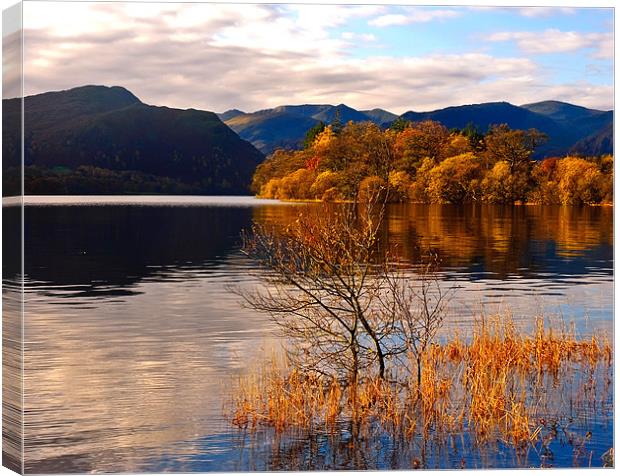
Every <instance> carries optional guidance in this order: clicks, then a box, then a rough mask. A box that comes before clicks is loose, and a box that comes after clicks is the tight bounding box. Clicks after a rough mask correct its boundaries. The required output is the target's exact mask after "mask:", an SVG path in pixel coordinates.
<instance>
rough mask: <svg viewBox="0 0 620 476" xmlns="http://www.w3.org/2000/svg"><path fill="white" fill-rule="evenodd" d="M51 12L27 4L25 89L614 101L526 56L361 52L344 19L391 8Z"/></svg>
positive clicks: (179, 95) (184, 101) (283, 97)
mask: <svg viewBox="0 0 620 476" xmlns="http://www.w3.org/2000/svg"><path fill="white" fill-rule="evenodd" d="M48 5H50V4H47V3H41V2H28V3H26V4H25V7H24V8H25V24H26V27H27V31H26V46H25V60H26V77H27V82H26V84H25V87H26V93H27V94H35V93H39V92H44V91H50V90H58V89H67V88H71V87H75V86H80V85H84V84H106V85H120V86H124V87H126V88H128V89H129V90H131V91H132V92H133V93H135V94H136V95H137V96H138V97H139V98H140V99H142V100H143V101H144V102H146V103H149V104H156V105H167V106H170V107H181V108H190V107H193V108H198V109H205V110H211V111H223V110H226V109H229V108H233V107H236V108H239V109H242V110H249V111H252V110H257V109H263V108H267V107H274V106H278V105H281V104H300V103H334V104H338V103H341V102H345V103H348V104H349V105H351V106H352V107H356V108H360V109H368V108H374V107H383V108H386V109H391V110H393V111H394V112H397V113H402V112H405V111H406V110H408V109H415V110H430V109H436V108H440V107H445V106H449V105H457V104H464V103H475V102H485V101H501V100H509V101H511V102H513V103H526V102H533V101H538V100H542V99H564V100H568V99H571V100H574V102H577V103H578V104H583V105H586V106H591V107H602V108H610V107H611V103H612V100H613V95H612V91H611V86H593V85H590V84H589V83H578V84H566V85H560V86H549V85H548V82H547V78H546V77H545V75H544V74H542V73H541V71H544V70H542V69H541V66H540V65H538V64H537V63H535V62H534V61H533V60H532V59H530V58H523V57H521V58H519V57H514V58H499V57H493V56H492V55H489V54H480V53H470V54H461V55H449V54H443V55H427V56H415V57H406V56H402V55H401V56H390V55H389V54H385V51H387V50H385V49H381V50H377V51H382V52H383V53H382V55H371V56H366V57H364V58H358V57H355V56H354V55H352V54H351V52H352V51H354V48H355V46H356V45H358V44H359V43H360V42H374V40H375V39H377V41H376V42H375V43H373V47H375V44H377V45H378V44H379V43H380V41H379V40H380V38H375V36H374V35H372V34H370V33H367V32H360V31H350V30H348V29H347V28H346V27H347V25H348V23H347V22H348V21H349V20H351V19H356V20H360V19H362V20H363V19H369V18H372V19H377V18H380V17H381V16H379V17H377V15H383V14H386V11H387V10H385V9H384V8H383V7H356V6H352V7H345V6H333V7H332V6H330V8H327V7H324V6H317V7H316V10H314V6H308V5H300V6H290V7H284V6H278V5H243V6H242V7H240V6H235V5H216V4H194V5H183V6H181V4H174V5H172V4H167V5H156V6H153V8H152V9H146V10H144V9H142V8H140V9H138V11H137V12H136V11H132V10H131V9H130V7H132V6H133V4H123V5H115V4H69V3H63V4H56V5H55V7H58V8H54V9H51V10H50V9H49V8H48V7H47V6H48ZM76 5H78V6H79V8H78V9H77V10H75V11H74V10H73V7H74V6H76ZM39 7H44V8H42V9H40V8H39ZM155 7H157V8H155ZM69 9H70V14H69ZM432 11H435V12H436V11H439V10H432ZM408 13H411V12H410V11H409V12H408ZM322 18H325V21H322V20H321V19H322ZM343 31H344V32H343ZM377 36H378V35H377ZM522 40H523V39H522ZM495 41H507V39H501V40H500V39H496V40H495Z"/></svg>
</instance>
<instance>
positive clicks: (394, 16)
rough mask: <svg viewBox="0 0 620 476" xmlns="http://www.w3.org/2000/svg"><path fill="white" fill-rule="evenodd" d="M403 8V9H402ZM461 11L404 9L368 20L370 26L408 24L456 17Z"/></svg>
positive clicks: (381, 26)
mask: <svg viewBox="0 0 620 476" xmlns="http://www.w3.org/2000/svg"><path fill="white" fill-rule="evenodd" d="M403 10H405V9H403ZM460 15H461V12H458V11H456V10H427V9H420V8H414V9H406V12H404V13H390V14H387V15H381V16H378V17H376V18H373V19H372V20H370V21H369V22H368V24H369V25H371V26H376V27H380V28H383V27H386V26H395V25H408V24H410V23H427V22H430V21H433V20H445V19H448V18H456V17H458V16H460Z"/></svg>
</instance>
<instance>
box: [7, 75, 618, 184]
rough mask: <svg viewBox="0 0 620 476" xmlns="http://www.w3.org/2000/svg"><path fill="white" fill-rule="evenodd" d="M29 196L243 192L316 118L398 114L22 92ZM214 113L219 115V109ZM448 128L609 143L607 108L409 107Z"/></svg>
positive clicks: (558, 151)
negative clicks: (207, 106)
mask: <svg viewBox="0 0 620 476" xmlns="http://www.w3.org/2000/svg"><path fill="white" fill-rule="evenodd" d="M2 104H3V118H2V120H3V132H2V137H3V156H4V160H3V171H4V177H5V181H4V190H5V193H6V191H7V190H11V191H12V192H11V193H18V192H17V191H18V190H19V189H20V185H19V184H20V183H21V182H20V180H21V172H20V169H19V165H20V161H19V156H20V154H19V151H20V147H21V141H20V134H19V127H18V125H19V123H20V112H21V104H22V103H21V101H20V100H19V99H6V100H3V101H2ZM24 113H25V117H24V152H25V155H24V165H25V171H24V175H25V179H24V183H25V193H26V194H110V193H115V194H127V193H167V194H241V193H248V191H249V184H250V182H251V179H252V175H253V173H254V170H255V168H256V166H257V165H258V164H260V163H261V162H262V161H263V160H264V158H265V155H267V154H269V153H271V152H273V151H274V150H275V149H276V148H279V147H284V148H296V147H300V146H301V143H302V142H303V139H304V137H305V135H306V132H307V131H308V130H309V129H310V128H311V127H313V126H314V125H316V124H318V123H319V122H321V121H322V122H324V123H333V122H334V121H336V120H338V121H340V122H341V123H346V122H348V121H356V122H359V121H372V122H374V123H376V124H378V125H379V126H381V127H388V126H389V125H390V124H391V123H392V122H393V121H394V120H395V119H397V118H398V117H399V116H397V115H396V114H393V113H391V112H389V111H386V110H383V109H372V110H359V111H358V110H356V109H353V108H351V107H349V106H347V105H345V104H339V105H337V106H333V105H329V104H321V105H310V104H306V105H289V106H279V107H276V108H273V109H265V110H261V111H257V112H251V113H248V112H243V111H241V110H238V109H232V110H229V111H226V112H224V113H222V114H219V115H218V114H215V113H213V112H209V111H200V110H196V109H174V108H168V107H158V106H151V105H148V104H145V103H143V102H142V101H140V99H138V98H137V97H136V96H135V95H134V94H132V93H131V92H130V91H128V90H127V89H124V88H122V87H118V86H115V87H106V86H83V87H78V88H74V89H70V90H66V91H57V92H48V93H43V94H38V95H35V96H29V97H26V98H25V99H24ZM218 116H219V117H218ZM400 117H402V118H404V119H407V120H411V121H421V120H426V119H432V120H436V121H439V122H441V123H443V124H444V125H445V126H446V127H448V128H463V127H465V126H466V125H467V124H469V123H473V124H475V125H476V126H477V127H478V128H479V129H480V130H481V131H485V130H486V129H487V128H488V127H489V125H491V124H500V123H507V124H508V125H509V126H510V127H512V128H515V129H529V128H536V129H539V130H540V131H542V132H545V133H546V134H548V136H549V140H548V142H547V143H546V144H544V145H543V146H542V147H540V148H539V149H538V150H537V157H538V158H540V157H545V156H552V155H564V154H567V153H569V152H575V153H579V154H582V155H599V154H603V153H612V151H613V111H599V110H595V109H587V108H584V107H580V106H575V105H572V104H567V103H563V102H558V101H544V102H538V103H533V104H525V105H522V106H514V105H512V104H509V103H507V102H493V103H485V104H473V105H465V106H456V107H448V108H444V109H438V110H435V111H429V112H413V111H410V112H406V113H405V114H403V115H402V116H400Z"/></svg>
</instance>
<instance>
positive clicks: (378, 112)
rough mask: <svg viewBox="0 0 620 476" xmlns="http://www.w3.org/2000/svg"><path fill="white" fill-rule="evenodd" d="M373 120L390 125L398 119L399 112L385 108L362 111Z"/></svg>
mask: <svg viewBox="0 0 620 476" xmlns="http://www.w3.org/2000/svg"><path fill="white" fill-rule="evenodd" d="M362 112H363V113H364V114H365V115H366V116H368V117H369V118H370V119H371V120H372V121H373V122H375V123H377V124H381V125H388V124H391V123H392V122H394V121H395V120H396V119H398V114H394V113H393V112H390V111H386V110H385V109H378V108H377V109H371V110H369V111H362Z"/></svg>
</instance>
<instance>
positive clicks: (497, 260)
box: [5, 197, 613, 473]
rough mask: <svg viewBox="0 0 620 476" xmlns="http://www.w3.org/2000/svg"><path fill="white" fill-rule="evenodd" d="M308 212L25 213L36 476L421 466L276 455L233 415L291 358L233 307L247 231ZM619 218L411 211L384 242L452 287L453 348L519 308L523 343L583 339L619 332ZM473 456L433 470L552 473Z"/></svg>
mask: <svg viewBox="0 0 620 476" xmlns="http://www.w3.org/2000/svg"><path fill="white" fill-rule="evenodd" d="M305 206H320V205H319V204H308V205H304V204H286V203H279V202H274V201H269V200H257V199H254V198H251V197H28V198H27V206H26V208H25V256H26V258H25V292H26V296H25V313H26V319H25V323H24V338H25V374H26V378H25V382H24V388H25V400H24V401H25V407H26V413H25V424H24V431H25V454H26V462H27V463H26V471H27V472H35V473H54V472H80V473H85V472H91V471H95V472H117V471H119V472H145V471H149V472H153V471H154V472H166V471H175V472H186V471H240V470H270V469H271V470H278V469H287V470H295V469H326V468H342V469H353V468H355V469H363V468H368V469H373V468H380V469H385V468H408V467H411V466H410V465H411V459H408V458H409V457H408V456H407V457H405V456H403V457H395V456H394V454H395V453H394V451H392V450H393V447H392V446H390V443H389V442H384V443H385V445H384V446H383V447H381V444H382V442H381V441H380V440H379V441H378V442H375V443H376V445H379V446H376V445H375V446H373V447H371V448H366V449H364V452H365V453H367V455H368V458H367V459H366V460H364V461H361V462H360V460H359V459H356V457H354V456H351V455H348V453H347V451H348V450H346V451H345V450H343V451H336V450H335V449H334V448H333V447H332V448H330V447H329V446H330V444H328V443H326V440H325V439H324V438H323V437H322V436H321V435H313V436H312V438H310V439H309V440H307V441H306V440H300V441H294V440H292V441H287V442H282V441H275V440H277V438H274V437H273V435H270V434H269V433H268V432H259V433H258V434H255V435H246V434H243V433H241V432H240V431H238V430H236V429H234V428H231V427H230V425H229V424H228V422H227V420H226V418H224V416H223V415H224V409H225V407H226V403H227V396H228V395H230V391H231V388H232V386H233V385H234V383H235V377H236V376H238V375H240V374H241V373H243V372H244V371H245V370H247V369H248V368H249V367H251V366H252V365H255V364H256V363H257V362H260V360H261V359H263V358H265V357H266V356H268V355H269V353H270V349H271V348H273V347H278V345H279V343H278V338H277V336H276V335H275V329H274V326H273V324H272V323H271V322H270V321H269V319H268V318H267V317H266V316H264V315H262V314H257V313H256V312H253V311H251V310H248V309H245V308H243V307H242V306H241V305H240V303H239V298H238V297H237V296H236V295H234V294H232V293H231V292H230V289H229V287H230V286H231V285H232V286H239V287H243V286H252V285H254V284H256V282H257V280H260V275H259V274H257V273H256V269H255V266H254V265H253V263H252V262H251V261H249V260H248V259H247V258H246V257H244V256H243V255H242V254H241V253H240V251H239V246H240V233H241V231H242V230H244V229H248V228H249V227H250V226H251V224H252V223H253V221H256V222H260V223H285V222H286V221H287V220H292V219H293V218H294V217H295V216H296V215H297V213H299V210H300V208H302V207H305ZM9 208H11V209H7V210H5V213H8V214H10V213H17V212H18V208H17V207H9ZM612 218H613V208H611V207H584V208H570V207H552V206H505V207H504V206H482V205H464V206H448V205H445V206H443V205H432V206H429V205H416V204H404V205H393V206H390V208H389V210H388V214H387V219H386V224H385V230H384V234H385V237H386V239H387V240H388V241H389V242H390V243H391V244H394V245H396V246H397V249H398V252H399V254H400V255H401V256H402V257H403V259H404V260H406V261H408V262H410V263H412V264H413V263H415V262H416V260H418V259H419V257H420V255H421V254H423V253H424V252H425V250H428V249H432V250H434V251H435V252H437V253H438V255H439V257H440V258H441V270H440V273H441V280H442V282H443V283H444V284H445V285H448V286H450V287H452V288H454V289H456V294H455V296H454V298H453V301H452V303H451V307H450V312H449V318H448V321H447V323H446V327H445V332H450V331H451V330H452V329H455V328H458V329H460V330H462V331H463V332H464V333H466V332H467V329H468V326H471V322H472V319H473V316H474V315H475V314H476V313H480V312H482V311H484V312H485V313H488V314H493V313H495V312H500V311H503V310H504V309H506V308H510V309H511V311H512V313H513V315H514V318H515V320H516V321H518V322H521V323H522V324H523V325H524V326H525V327H528V326H531V325H533V322H534V317H535V316H536V315H540V314H545V315H547V316H551V317H553V318H557V319H560V318H561V319H563V320H564V321H565V322H569V321H574V322H575V325H576V328H577V332H578V333H579V334H580V335H584V336H587V335H588V334H589V333H591V332H593V331H594V330H605V331H607V332H610V333H611V331H612V329H613V222H612ZM5 279H10V276H9V277H7V276H5ZM5 292H7V291H6V289H5ZM610 402H611V400H610ZM610 404H611V403H610ZM612 425H613V424H612V420H611V418H602V417H601V418H600V419H596V418H594V419H592V422H591V426H592V430H593V434H594V435H595V437H593V438H592V439H591V440H590V441H589V442H588V446H587V450H588V451H592V455H590V458H591V464H593V465H595V466H600V465H601V461H600V457H601V455H602V453H603V452H604V451H606V450H607V449H608V448H609V447H611V446H612V445H613V426H612ZM321 438H323V439H321ZM308 448H315V450H316V451H314V452H313V451H310V450H309V449H308ZM573 456H574V455H573V453H572V452H571V450H570V449H567V450H566V451H564V452H563V451H561V450H558V451H557V452H556V458H555V461H554V465H556V466H571V464H572V462H573ZM463 458H464V457H463V456H462V455H458V457H457V456H455V457H454V458H453V459H451V458H450V457H447V459H445V460H444V459H441V458H440V457H437V458H436V459H435V460H434V463H433V464H434V465H435V466H436V467H442V468H446V467H458V465H459V464H462V463H465V466H466V467H482V466H492V467H501V466H530V465H539V461H538V460H537V459H536V455H533V456H532V458H533V459H530V460H526V461H516V460H515V459H514V458H512V457H511V456H510V455H508V452H506V451H505V452H503V453H502V451H500V452H499V453H497V454H494V455H491V456H489V455H486V456H481V455H467V457H466V458H465V459H463Z"/></svg>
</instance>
